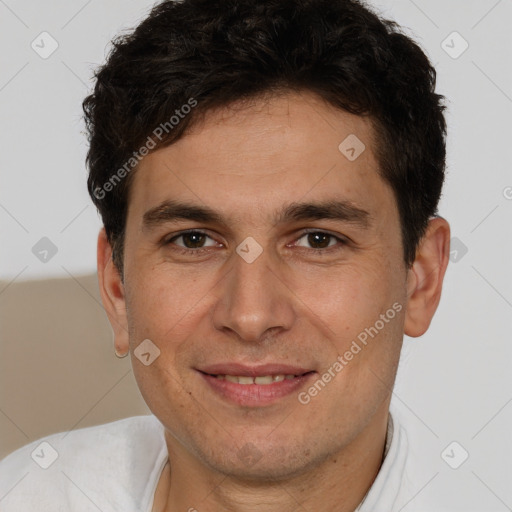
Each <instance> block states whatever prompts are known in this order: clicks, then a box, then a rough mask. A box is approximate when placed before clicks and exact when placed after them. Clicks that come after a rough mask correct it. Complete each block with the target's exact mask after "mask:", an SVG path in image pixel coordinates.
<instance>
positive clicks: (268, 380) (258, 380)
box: [216, 374, 295, 385]
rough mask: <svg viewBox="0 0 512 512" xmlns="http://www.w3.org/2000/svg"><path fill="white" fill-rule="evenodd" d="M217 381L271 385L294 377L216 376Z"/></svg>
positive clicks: (281, 375)
mask: <svg viewBox="0 0 512 512" xmlns="http://www.w3.org/2000/svg"><path fill="white" fill-rule="evenodd" d="M216 377H217V379H219V380H227V381H228V382H234V383H235V384H244V385H247V384H259V385H266V384H272V383H273V382H282V381H283V380H285V379H286V380H291V379H293V378H295V375H283V374H280V375H261V376H259V377H247V376H245V375H239V376H237V375H216Z"/></svg>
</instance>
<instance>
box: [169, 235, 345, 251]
mask: <svg viewBox="0 0 512 512" xmlns="http://www.w3.org/2000/svg"><path fill="white" fill-rule="evenodd" d="M312 233H315V234H322V235H326V236H328V237H330V238H334V239H335V240H337V241H338V244H337V245H335V246H330V247H326V248H325V249H312V248H308V247H301V248H302V249H305V250H306V251H311V252H314V253H315V254H325V253H326V252H331V251H332V250H339V249H341V248H343V247H344V246H347V245H348V243H349V240H348V239H346V238H343V237H340V236H336V235H333V234H331V233H329V232H328V231H322V230H318V229H310V230H305V231H303V232H302V233H301V235H300V236H299V237H298V238H297V239H296V241H295V242H297V241H298V240H300V239H301V238H303V237H304V236H306V235H309V234H312ZM187 234H199V235H205V236H206V237H208V238H210V239H212V240H213V238H212V237H211V236H209V235H208V233H205V232H204V231H200V230H197V229H190V230H186V231H181V232H180V233H178V234H177V235H174V236H173V237H172V238H169V239H168V240H165V241H164V245H172V246H173V248H172V250H173V251H176V252H177V253H179V254H184V255H191V254H193V255H197V256H200V255H202V254H203V252H204V251H207V250H208V249H210V247H198V248H197V249H189V248H186V247H181V246H179V245H176V244H174V243H173V242H174V241H175V240H177V239H178V238H180V237H181V236H183V235H187Z"/></svg>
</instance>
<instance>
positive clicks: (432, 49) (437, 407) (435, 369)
mask: <svg viewBox="0 0 512 512" xmlns="http://www.w3.org/2000/svg"><path fill="white" fill-rule="evenodd" d="M372 4H373V5H374V6H376V7H377V10H378V11H379V12H380V13H382V14H383V15H384V16H385V17H390V18H393V19H395V20H397V21H398V22H399V23H400V24H402V25H404V26H405V27H407V28H408V29H410V31H411V33H412V34H414V37H415V39H416V40H417V41H418V42H419V43H420V44H421V45H422V46H423V48H424V49H425V50H426V52H427V54H428V55H429V57H430V58H431V60H432V62H433V63H434V65H435V67H436V68H437V70H438V92H439V93H441V94H443V95H445V96H446V97H447V98H448V100H449V101H448V112H447V120H448V127H449V137H448V155H449V156H448V175H447V181H446V185H445V189H444V196H443V199H442V202H441V207H440V213H441V214H442V215H443V216H444V217H445V218H447V219H448V220H449V222H450V223H451V227H452V236H453V237H455V240H454V241H453V245H452V247H453V248H454V249H455V251H454V252H452V256H451V258H452V262H451V264H450V266H449V269H448V273H447V276H446V280H445V287H444V293H443V297H442V301H441V305H440V308H439V310H438V313H437V315H436V317H435V319H434V321H433V323H432V326H431V328H430V330H429V331H428V333H427V334H425V335H424V336H423V337H422V338H420V339H409V338H406V340H405V347H404V352H403V358H402V364H401V368H400V371H399V375H398V379H397V385H396V388H395V393H394V403H395V404H396V406H397V407H398V408H399V409H400V410H401V411H402V414H403V416H404V419H405V421H406V422H407V425H408V429H410V430H411V432H413V436H412V437H413V442H414V443H416V444H415V446H416V450H417V452H418V457H424V470H425V475H426V476H425V481H424V484H425V485H424V486H423V487H420V488H418V493H417V496H416V497H415V498H414V499H413V500H412V501H411V502H410V503H409V504H407V505H406V506H405V507H404V510H405V511H411V510H421V508H418V507H420V505H419V504H420V503H421V499H422V496H426V495H429V494H430V495H432V496H439V497H442V500H443V501H445V502H446V503H448V504H451V510H475V511H477V510H479V511H487V512H488V511H504V510H512V489H511V486H510V481H511V478H512V462H511V461H512V440H511V436H510V432H511V431H512V428H511V427H512V404H511V401H512V378H511V369H510V367H511V363H512V357H511V356H512V343H511V334H510V333H511V328H512V321H511V318H512V269H511V265H510V254H511V248H512V247H511V244H512V242H511V234H512V233H511V231H512V230H511V219H512V172H511V160H512V153H511V151H510V148H511V146H512V139H511V134H512V130H511V128H510V122H509V119H510V116H511V114H512V67H511V64H510V59H511V52H512V32H511V31H510V27H511V25H512V1H511V0H501V1H496V0H478V1H477V0H471V1H469V0H450V1H442V0H436V1H429V2H427V1H426V0H415V1H412V0H386V1H384V0H381V1H379V2H372ZM150 7H151V4H150V3H149V2H146V1H143V0H139V1H135V0H130V1H124V0H123V1H120V0H109V1H99V0H90V1H88V2H87V1H75V0H73V1H67V2H64V1H63V0H62V1H44V2H36V1H27V0H25V1H15V0H5V1H4V0H0V45H1V48H2V50H1V52H0V112H1V118H0V130H1V131H0V135H1V138H0V141H1V143H0V144H1V151H0V184H1V186H0V240H2V243H1V245H0V279H2V280H3V281H4V285H3V288H2V289H0V298H1V295H2V294H4V293H5V294H7V293H8V290H7V287H8V286H9V283H18V282H21V281H23V280H29V279H34V278H47V277H55V276H62V277H70V276H79V275H81V274H85V273H90V272H93V271H94V269H95V249H96V236H97V231H98V229H99V227H100V222H99V219H98V216H97V214H96V212H95V210H94V207H93V206H92V203H91V202H90V200H89V197H88V195H87V192H86V187H85V179H86V172H85V166H84V158H85V153H86V144H85V137H84V135H83V133H82V132H83V124H82V121H81V101H82V100H83V98H84V96H85V95H86V94H87V92H88V91H89V90H90V87H91V81H90V78H91V75H92V69H93V68H94V67H95V66H96V65H97V64H98V63H101V62H103V60H104V57H105V54H106V48H107V43H108V42H109V40H110V39H111V38H112V37H113V36H114V35H115V34H117V33H118V32H119V31H120V30H122V29H125V28H129V27H131V26H133V25H134V24H136V23H137V21H138V20H140V18H141V17H142V16H143V15H144V14H145V13H146V12H147V11H148V9H149V8H150ZM43 31H46V32H48V33H49V34H50V35H51V37H52V38H53V39H54V40H55V41H56V42H57V43H58V48H57V49H56V51H55V52H54V53H53V54H52V55H50V56H49V57H48V58H46V59H43V58H42V57H41V56H40V55H39V54H38V53H37V52H36V51H34V49H33V48H32V47H31V44H32V42H33V41H35V43H34V44H39V46H40V47H41V46H42V43H41V38H42V37H46V39H45V43H44V48H45V49H46V50H48V48H50V44H51V41H50V39H48V38H47V36H39V35H40V34H41V32H43ZM454 31H456V32H457V33H458V34H455V35H454V34H453V32H454ZM443 41H444V43H443ZM464 41H466V42H467V44H468V45H469V46H468V48H467V49H466V50H465V51H464V52H463V53H462V54H460V55H459V53H460V52H461V50H462V49H463V48H464V45H465V43H464ZM39 51H40V52H41V51H43V48H39ZM42 237H48V238H49V239H50V240H51V242H52V243H53V244H54V246H55V248H56V250H57V252H56V254H55V255H53V256H52V257H50V258H48V261H46V262H44V261H40V259H38V258H37V257H36V255H35V254H34V252H33V247H34V245H35V244H36V243H38V241H39V240H40V239H41V238H42ZM36 247H37V246H36ZM0 307H1V302H0ZM91 307H96V305H93V306H91ZM0 329H1V326H0ZM0 349H2V350H3V349H4V347H0ZM47 353H48V354H49V356H48V357H51V347H48V349H47ZM27 357H30V355H27ZM20 371H21V372H23V368H20ZM28 380H29V379H28ZM72 385H73V383H72V379H71V386H72ZM27 386H29V387H30V386H36V384H34V383H30V382H28V383H27ZM104 392H105V393H107V392H108V389H105V390H104ZM101 394H102V393H98V397H99V396H100V395H101ZM72 397H73V394H72V393H71V394H70V400H72V399H73V398H72ZM1 407H2V404H1V403H0V408H1ZM65 407H66V404H62V408H63V409H65ZM2 415H4V416H6V417H7V416H8V413H7V412H6V411H4V410H3V409H0V416H2ZM77 420H78V418H77ZM10 421H12V422H15V421H16V418H10ZM34 421H37V420H34ZM22 427H23V428H24V429H25V430H27V429H28V430H30V425H22ZM452 441H456V442H457V443H459V445H460V446H461V447H462V449H464V450H465V451H467V452H468V453H469V458H468V459H467V461H466V462H464V464H462V465H461V466H460V467H459V468H458V469H452V468H451V467H449V465H448V464H447V463H446V460H447V457H446V455H445V457H444V458H443V456H442V453H443V450H444V449H445V448H446V447H447V446H448V445H449V444H450V443H451V442H452ZM448 453H449V454H450V455H451V457H449V459H451V460H450V462H452V464H453V459H454V458H455V459H457V458H458V457H460V454H461V453H462V452H461V448H458V447H456V449H455V451H453V452H451V448H450V449H449V450H448ZM0 498H1V497H0Z"/></svg>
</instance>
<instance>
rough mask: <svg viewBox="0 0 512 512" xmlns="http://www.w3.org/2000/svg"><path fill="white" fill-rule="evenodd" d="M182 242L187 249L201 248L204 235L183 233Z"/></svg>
mask: <svg viewBox="0 0 512 512" xmlns="http://www.w3.org/2000/svg"><path fill="white" fill-rule="evenodd" d="M183 242H184V243H185V246H186V247H188V248H189V249H194V248H197V247H201V246H202V245H203V242H204V235H203V234H201V233H185V234H184V235H183Z"/></svg>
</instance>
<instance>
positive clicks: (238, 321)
mask: <svg viewBox="0 0 512 512" xmlns="http://www.w3.org/2000/svg"><path fill="white" fill-rule="evenodd" d="M236 252H237V254H236V255H234V256H235V258H234V266H233V268H232V269H231V271H230V272H229V273H228V274H227V276H226V278H225V279H224V280H223V281H222V283H220V286H221V288H220V290H219V292H220V294H219V295H218V296H219V297H220V298H219V300H218V302H217V304H216V305H215V309H214V314H213V321H214V325H215V327H216V328H217V329H219V330H223V331H225V332H231V333H235V334H236V336H237V337H238V338H239V339H241V340H244V341H246V342H251V343H256V342H261V341H262V340H263V339H265V340H268V339H269V338H272V337H274V336H275V334H277V333H278V332H279V331H280V330H283V329H284V330H286V329H289V328H290V327H291V325H292V322H293V318H294V312H293V306H292V303H291V297H290V296H289V291H288V290H287V289H286V287H285V286H283V285H282V284H280V281H279V279H276V276H275V275H274V271H272V270H271V268H270V266H269V264H270V263H269V261H268V259H269V258H268V257H267V255H266V254H265V252H264V251H263V248H262V246H261V245H260V244H259V243H258V242H256V240H254V238H252V239H251V237H247V238H246V239H245V240H244V241H243V242H242V243H241V244H239V245H238V247H237V250H236ZM240 253H241V254H240Z"/></svg>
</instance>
